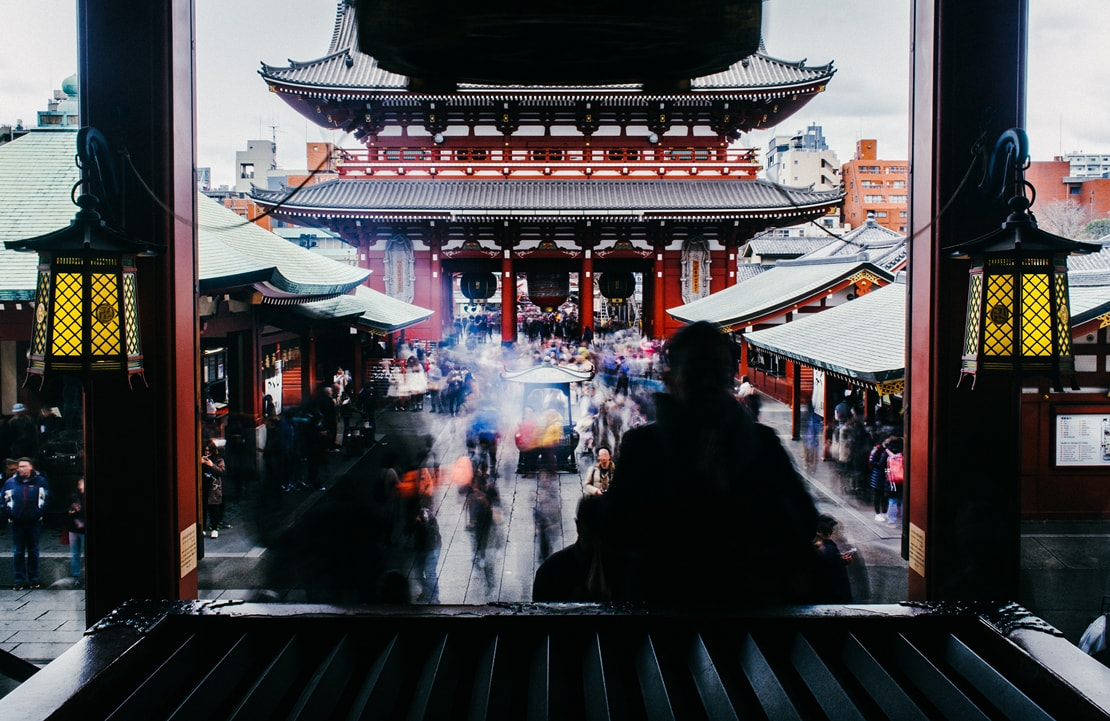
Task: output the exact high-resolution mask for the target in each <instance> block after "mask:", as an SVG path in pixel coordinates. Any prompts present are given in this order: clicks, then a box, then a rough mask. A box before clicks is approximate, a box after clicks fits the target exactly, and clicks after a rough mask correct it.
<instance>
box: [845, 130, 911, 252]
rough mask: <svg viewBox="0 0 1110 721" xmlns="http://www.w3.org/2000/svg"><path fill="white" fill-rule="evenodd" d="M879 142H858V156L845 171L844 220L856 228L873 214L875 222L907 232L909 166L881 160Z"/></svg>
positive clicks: (847, 164)
mask: <svg viewBox="0 0 1110 721" xmlns="http://www.w3.org/2000/svg"><path fill="white" fill-rule="evenodd" d="M878 146H879V141H877V140H874V139H865V140H858V141H856V154H855V157H853V158H852V159H851V160H849V161H848V162H847V163H845V164H844V165H843V166H842V167H841V177H842V179H843V182H844V208H843V210H842V212H841V216H840V217H841V220H842V222H843V223H844V225H846V226H848V227H851V228H855V227H858V226H860V225H862V224H864V223H865V222H867V217H868V213H873V214H874V216H875V222H876V223H878V224H879V225H881V226H883V227H884V228H887V229H889V230H893V231H894V232H896V233H903V234H905V232H906V226H907V223H908V216H909V212H908V211H909V191H908V189H907V188H908V185H909V183H908V182H907V181H908V173H907V171H908V169H909V168H908V166H909V163H908V162H907V161H905V160H879V154H878Z"/></svg>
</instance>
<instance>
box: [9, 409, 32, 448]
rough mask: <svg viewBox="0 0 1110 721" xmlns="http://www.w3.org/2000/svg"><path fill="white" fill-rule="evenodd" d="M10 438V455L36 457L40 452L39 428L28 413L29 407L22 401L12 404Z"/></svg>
mask: <svg viewBox="0 0 1110 721" xmlns="http://www.w3.org/2000/svg"><path fill="white" fill-rule="evenodd" d="M8 438H9V439H10V440H9V445H8V455H9V456H11V457H13V458H19V457H21V456H27V457H28V458H34V456H35V454H36V453H38V450H39V439H38V428H37V427H36V425H35V421H34V420H32V418H31V417H30V416H29V415H27V407H26V406H25V405H23V404H22V403H16V404H15V405H14V406H12V417H11V418H10V419H9V420H8Z"/></svg>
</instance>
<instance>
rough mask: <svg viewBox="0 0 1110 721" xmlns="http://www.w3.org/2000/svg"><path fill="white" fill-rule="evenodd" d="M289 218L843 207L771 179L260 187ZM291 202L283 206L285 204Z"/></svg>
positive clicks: (834, 196)
mask: <svg viewBox="0 0 1110 721" xmlns="http://www.w3.org/2000/svg"><path fill="white" fill-rule="evenodd" d="M251 195H252V197H253V198H254V199H255V200H256V201H258V202H259V203H262V204H264V205H276V204H278V203H281V212H282V213H284V214H286V215H306V216H308V215H319V214H332V215H337V214H338V215H348V216H351V217H365V216H396V215H403V216H405V217H407V218H410V219H418V218H420V217H428V218H442V217H444V216H445V215H447V216H450V217H453V218H459V217H462V216H472V217H473V216H480V217H511V216H526V217H530V218H540V217H550V216H558V217H576V216H592V217H608V218H613V217H620V216H631V217H634V218H644V217H651V218H668V217H685V216H713V217H721V218H736V217H779V216H784V215H793V214H797V215H806V214H811V213H813V212H814V211H816V210H820V209H822V208H826V207H829V206H832V205H835V204H836V203H838V202H839V201H840V200H841V198H842V197H843V196H842V195H841V193H840V191H814V190H802V189H797V188H785V187H782V186H779V185H775V184H774V183H770V182H768V181H765V180H716V179H705V180H667V181H659V180H655V181H647V180H643V181H641V180H433V179H415V180H409V179H405V180H401V179H394V178H390V179H384V180H376V179H362V178H339V179H335V180H329V181H325V182H323V183H317V184H314V185H307V186H305V187H303V188H301V189H300V190H298V191H297V192H296V193H295V194H294V195H293V196H292V197H287V196H288V191H285V190H277V191H271V190H263V189H261V188H255V189H254V190H253V191H252V193H251ZM283 201H284V202H283Z"/></svg>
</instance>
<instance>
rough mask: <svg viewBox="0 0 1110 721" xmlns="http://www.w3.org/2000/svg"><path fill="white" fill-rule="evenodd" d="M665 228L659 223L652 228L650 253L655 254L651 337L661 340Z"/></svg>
mask: <svg viewBox="0 0 1110 721" xmlns="http://www.w3.org/2000/svg"><path fill="white" fill-rule="evenodd" d="M665 233H666V228H665V227H664V226H663V225H662V223H660V226H659V227H658V228H653V229H652V231H651V235H652V238H651V240H652V244H651V245H652V251H653V252H654V253H655V256H654V258H652V263H651V274H652V276H653V277H652V280H653V282H654V286H655V292H654V293H652V304H651V319H652V335H654V336H655V337H656V338H662V337H663V335H664V332H665V331H664V328H665V327H666V326H665V325H664V323H665V322H666V317H667V314H666V308H667V292H666V290H667V288H666V286H667V277H666V272H665V271H664V268H663V257H664V252H665V251H666V248H667V239H666V237H665Z"/></svg>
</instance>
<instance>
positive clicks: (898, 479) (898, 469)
mask: <svg viewBox="0 0 1110 721" xmlns="http://www.w3.org/2000/svg"><path fill="white" fill-rule="evenodd" d="M886 456H887V457H886V479H887V480H888V481H890V482H891V483H892V484H894V485H898V484H900V483H902V481H904V480H906V469H905V463H904V460H903V458H902V454H901V453H891V452H890V451H889V450H888V451H887V452H886Z"/></svg>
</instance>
